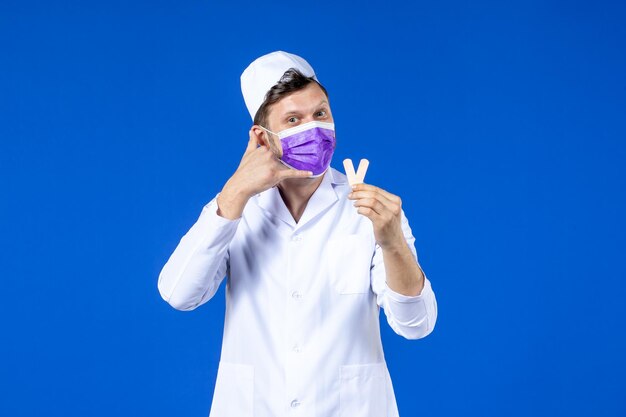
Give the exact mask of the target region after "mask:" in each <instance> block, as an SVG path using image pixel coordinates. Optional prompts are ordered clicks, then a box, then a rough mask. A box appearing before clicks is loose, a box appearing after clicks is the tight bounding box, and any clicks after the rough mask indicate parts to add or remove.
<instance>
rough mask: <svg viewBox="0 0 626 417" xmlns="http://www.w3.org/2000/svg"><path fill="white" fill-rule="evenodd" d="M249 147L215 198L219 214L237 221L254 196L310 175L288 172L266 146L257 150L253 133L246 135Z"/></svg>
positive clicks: (256, 137)
mask: <svg viewBox="0 0 626 417" xmlns="http://www.w3.org/2000/svg"><path fill="white" fill-rule="evenodd" d="M249 135H250V140H249V141H248V146H247V148H246V150H245V152H244V154H243V157H242V158H241V162H239V166H238V167H237V170H236V171H235V173H234V174H233V176H232V177H230V179H229V180H228V181H227V182H226V185H224V188H223V189H222V191H221V193H220V195H219V196H218V202H217V204H218V214H219V215H221V216H222V217H226V218H230V219H236V218H238V217H240V216H241V213H242V212H243V209H244V207H245V205H246V203H247V202H248V200H249V199H250V197H252V196H253V195H255V194H258V193H260V192H263V191H265V190H267V189H270V188H272V187H274V186H276V185H277V184H278V183H280V182H281V181H282V180H284V179H287V178H306V177H310V176H311V175H313V173H312V172H311V171H300V170H297V169H290V168H287V167H286V166H285V165H283V164H281V163H280V162H279V161H278V158H277V157H276V155H274V153H273V152H272V151H271V150H270V149H269V147H267V146H259V138H258V136H257V134H256V133H255V132H254V130H253V129H250V132H249Z"/></svg>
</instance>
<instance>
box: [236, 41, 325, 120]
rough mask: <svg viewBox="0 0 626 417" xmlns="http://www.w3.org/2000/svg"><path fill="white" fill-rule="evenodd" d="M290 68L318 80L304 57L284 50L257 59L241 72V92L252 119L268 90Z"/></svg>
mask: <svg viewBox="0 0 626 417" xmlns="http://www.w3.org/2000/svg"><path fill="white" fill-rule="evenodd" d="M289 68H295V69H297V70H299V71H300V72H301V73H302V74H304V76H305V77H313V78H314V79H315V80H317V77H316V76H315V71H313V68H312V67H311V66H310V65H309V63H308V62H306V61H305V60H304V58H301V57H299V56H298V55H294V54H290V53H287V52H283V51H276V52H272V53H269V54H267V55H263V56H262V57H260V58H257V59H255V60H254V62H252V64H250V65H248V68H246V69H245V70H244V72H243V73H242V74H241V93H242V94H243V100H244V101H245V102H246V107H247V108H248V112H249V113H250V117H252V120H254V116H255V115H256V112H257V111H258V110H259V107H261V104H263V101H265V95H266V94H267V92H268V91H269V90H270V89H271V88H272V87H273V86H274V85H275V84H277V83H278V82H279V81H280V79H281V78H282V76H283V74H284V73H285V71H287V70H288V69H289Z"/></svg>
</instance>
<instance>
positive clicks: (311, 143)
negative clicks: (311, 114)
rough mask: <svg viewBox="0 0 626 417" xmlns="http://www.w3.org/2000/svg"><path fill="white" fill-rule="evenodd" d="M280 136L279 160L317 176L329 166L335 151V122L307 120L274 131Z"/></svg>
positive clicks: (290, 166)
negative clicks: (281, 149)
mask: <svg viewBox="0 0 626 417" xmlns="http://www.w3.org/2000/svg"><path fill="white" fill-rule="evenodd" d="M261 128H262V129H264V130H266V131H267V132H269V133H272V134H274V135H276V136H278V137H279V138H280V143H281V144H282V147H283V156H282V157H281V158H280V161H281V162H282V163H283V164H285V165H286V166H288V167H289V168H293V169H300V170H303V171H311V172H312V173H313V177H319V176H320V175H322V174H323V173H324V172H326V170H327V169H328V167H329V166H330V160H331V159H332V157H333V152H334V151H335V124H334V123H325V122H309V123H305V124H302V125H299V126H295V127H292V128H289V129H285V130H281V131H280V132H278V133H274V132H272V131H271V130H268V129H265V128H264V127H263V126H261Z"/></svg>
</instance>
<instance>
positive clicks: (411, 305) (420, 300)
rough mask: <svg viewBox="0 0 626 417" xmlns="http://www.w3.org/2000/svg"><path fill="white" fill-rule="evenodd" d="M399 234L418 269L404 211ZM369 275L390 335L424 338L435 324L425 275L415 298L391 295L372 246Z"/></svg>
mask: <svg viewBox="0 0 626 417" xmlns="http://www.w3.org/2000/svg"><path fill="white" fill-rule="evenodd" d="M402 231H403V233H404V238H405V239H406V242H407V245H408V246H409V248H410V249H411V252H412V253H413V256H414V257H415V261H416V262H417V265H418V267H419V268H420V269H421V266H419V261H418V259H417V252H416V250H415V245H414V243H415V238H414V237H413V233H412V232H411V228H410V227H409V222H408V220H407V218H406V217H405V215H404V211H402ZM422 272H423V270H422ZM371 273H372V277H371V278H372V289H373V291H374V293H375V294H376V302H377V304H378V305H379V306H380V307H382V308H383V309H384V312H385V316H386V317H387V322H388V323H389V326H391V328H392V329H393V331H394V332H395V333H397V334H398V335H400V336H403V337H404V338H406V339H420V338H423V337H426V336H428V335H429V334H430V333H431V332H432V331H433V329H434V327H435V322H436V321H437V300H436V299H435V293H434V292H433V289H432V286H431V283H430V281H429V280H428V278H427V277H426V275H425V274H424V288H423V289H422V292H421V293H420V294H419V295H416V296H408V295H404V294H400V293H397V292H395V291H393V290H392V289H391V288H389V286H388V285H387V277H386V273H385V264H384V262H383V251H382V249H381V248H380V246H378V245H376V252H375V253H374V257H373V260H372V270H371Z"/></svg>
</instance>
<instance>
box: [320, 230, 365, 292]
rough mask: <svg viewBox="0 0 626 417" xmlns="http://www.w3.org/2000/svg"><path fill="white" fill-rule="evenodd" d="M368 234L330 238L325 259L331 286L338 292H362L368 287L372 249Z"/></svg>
mask: <svg viewBox="0 0 626 417" xmlns="http://www.w3.org/2000/svg"><path fill="white" fill-rule="evenodd" d="M370 239H371V238H370V236H369V235H365V234H353V235H345V236H339V237H336V238H333V239H330V240H329V241H328V243H327V245H326V261H327V266H328V274H329V277H330V283H331V286H332V287H333V288H334V289H335V290H336V291H337V292H338V293H339V294H363V293H367V292H368V291H369V289H370V267H371V264H372V256H373V255H374V249H373V247H372V244H371V241H370Z"/></svg>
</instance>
